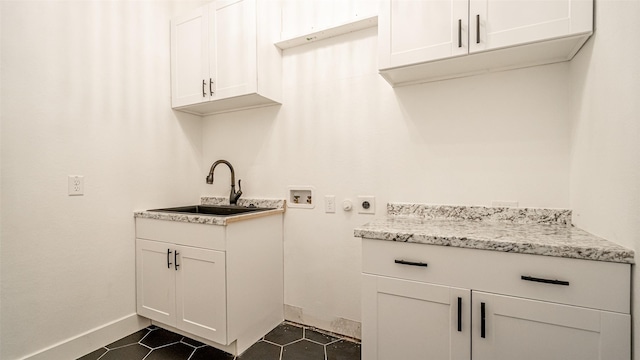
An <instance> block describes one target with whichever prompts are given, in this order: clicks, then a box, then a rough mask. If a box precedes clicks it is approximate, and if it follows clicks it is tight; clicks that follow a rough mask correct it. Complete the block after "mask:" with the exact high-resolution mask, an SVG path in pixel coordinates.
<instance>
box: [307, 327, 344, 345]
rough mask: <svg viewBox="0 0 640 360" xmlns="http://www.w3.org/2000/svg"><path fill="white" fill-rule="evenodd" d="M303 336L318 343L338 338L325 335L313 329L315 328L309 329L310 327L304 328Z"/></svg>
mask: <svg viewBox="0 0 640 360" xmlns="http://www.w3.org/2000/svg"><path fill="white" fill-rule="evenodd" d="M304 338H305V339H309V340H313V341H315V342H317V343H320V344H322V345H326V344H328V343H330V342H332V341H336V340H338V338H335V337H333V336H330V335H326V334H323V333H321V332H318V331H315V330H311V329H305V330H304Z"/></svg>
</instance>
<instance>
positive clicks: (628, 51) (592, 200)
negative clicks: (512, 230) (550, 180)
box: [570, 0, 640, 359]
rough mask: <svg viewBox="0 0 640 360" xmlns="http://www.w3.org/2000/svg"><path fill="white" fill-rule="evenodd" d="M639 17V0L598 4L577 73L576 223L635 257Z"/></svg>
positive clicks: (638, 338) (574, 67) (639, 301)
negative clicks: (631, 251) (589, 37)
mask: <svg viewBox="0 0 640 360" xmlns="http://www.w3.org/2000/svg"><path fill="white" fill-rule="evenodd" d="M638 14H640V1H638V0H623V1H612V0H601V1H596V12H595V20H596V22H595V24H596V32H595V34H594V36H593V37H592V38H591V39H590V40H589V42H588V43H587V44H586V45H585V47H584V48H583V49H582V50H581V52H580V53H579V54H578V55H577V56H576V57H575V58H574V60H573V61H572V63H571V65H570V79H571V85H572V90H571V92H572V98H571V100H572V109H571V118H572V128H571V182H570V189H571V191H570V199H571V207H572V208H573V210H574V216H573V219H574V222H575V223H576V225H577V226H579V227H581V228H583V229H585V230H587V231H589V232H591V233H593V234H596V235H599V236H602V237H604V238H606V239H609V240H611V241H614V242H616V243H618V244H621V245H623V246H626V247H629V248H631V249H634V250H635V251H636V252H638V251H640V65H639V63H638V59H640V42H638V41H637V39H636V38H635V36H636V34H638V33H640V23H638V21H637V16H638ZM636 259H637V256H636ZM636 261H638V260H636ZM633 269H634V271H633V276H632V278H633V293H634V295H633V309H632V313H634V314H637V313H638V310H639V309H640V292H639V289H640V286H638V284H639V281H640V280H639V278H640V276H639V274H638V272H637V266H634V267H633ZM639 324H640V322H639V321H637V319H636V320H635V321H634V334H635V336H634V338H635V339H634V349H636V350H634V357H635V358H636V359H640V351H639V350H637V349H638V344H640V325H639Z"/></svg>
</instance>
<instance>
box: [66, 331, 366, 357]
mask: <svg viewBox="0 0 640 360" xmlns="http://www.w3.org/2000/svg"><path fill="white" fill-rule="evenodd" d="M205 359H206V360H360V344H359V343H356V342H353V341H351V340H348V339H344V338H339V337H336V336H331V335H327V334H324V333H321V332H319V331H316V330H314V329H312V328H309V327H306V326H301V325H298V324H292V323H288V322H285V323H283V324H281V325H279V326H278V327H276V328H275V329H273V330H271V332H269V333H268V334H267V335H265V337H263V338H262V339H261V340H260V341H258V342H257V343H255V344H254V345H253V346H251V347H250V348H249V349H248V350H247V351H245V352H244V353H243V354H242V355H241V356H237V357H236V356H233V355H230V354H227V353H225V352H223V351H220V350H218V349H214V348H212V347H210V346H208V345H205V344H202V343H200V342H198V341H195V340H192V339H189V338H188V337H184V336H182V335H178V334H176V333H173V332H171V331H168V330H165V329H162V328H159V327H157V326H153V325H152V326H150V327H148V328H146V329H142V330H140V331H138V332H136V333H133V334H131V335H129V336H126V337H124V338H122V339H120V340H118V341H116V342H114V343H112V344H109V345H107V346H105V347H103V348H100V349H98V350H96V351H94V352H92V353H90V354H87V355H85V356H83V357H81V358H79V359H78V360H205Z"/></svg>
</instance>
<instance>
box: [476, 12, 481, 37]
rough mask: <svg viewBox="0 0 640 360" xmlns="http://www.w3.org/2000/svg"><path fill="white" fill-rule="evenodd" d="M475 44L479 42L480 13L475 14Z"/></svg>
mask: <svg viewBox="0 0 640 360" xmlns="http://www.w3.org/2000/svg"><path fill="white" fill-rule="evenodd" d="M476 44H480V14H478V15H476Z"/></svg>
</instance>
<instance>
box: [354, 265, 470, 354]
mask: <svg viewBox="0 0 640 360" xmlns="http://www.w3.org/2000/svg"><path fill="white" fill-rule="evenodd" d="M470 300H471V291H469V290H467V289H457V288H452V287H448V286H439V285H433V284H425V283H420V282H416V281H409V280H400V279H393V278H388V277H383V276H373V275H366V274H365V275H363V298H362V309H363V310H362V311H363V314H362V318H363V324H362V339H363V347H362V358H363V359H389V360H390V359H469V358H470V354H471V347H470V345H471V337H470V334H471V326H470V325H471V324H470V321H469V320H470V310H471V306H470ZM365 340H366V341H365Z"/></svg>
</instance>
